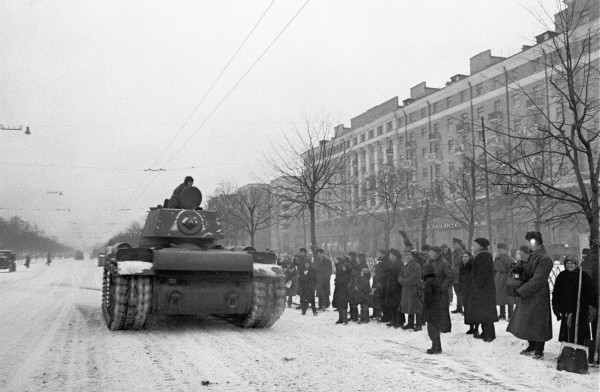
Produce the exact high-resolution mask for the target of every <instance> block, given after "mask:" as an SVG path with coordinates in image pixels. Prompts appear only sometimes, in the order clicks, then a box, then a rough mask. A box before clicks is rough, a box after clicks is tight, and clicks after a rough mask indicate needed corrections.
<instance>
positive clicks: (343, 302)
mask: <svg viewBox="0 0 600 392" xmlns="http://www.w3.org/2000/svg"><path fill="white" fill-rule="evenodd" d="M351 279H352V265H351V264H350V263H344V264H342V265H341V271H340V270H338V271H337V273H336V274H335V287H336V289H337V290H336V299H335V300H336V304H335V306H336V307H337V310H338V314H339V318H338V321H337V322H336V324H348V301H349V300H350V289H349V285H350V280H351Z"/></svg>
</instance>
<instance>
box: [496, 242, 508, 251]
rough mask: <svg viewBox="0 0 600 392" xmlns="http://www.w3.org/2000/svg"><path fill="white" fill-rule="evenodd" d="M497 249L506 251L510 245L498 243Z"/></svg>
mask: <svg viewBox="0 0 600 392" xmlns="http://www.w3.org/2000/svg"><path fill="white" fill-rule="evenodd" d="M496 247H497V248H498V249H504V250H508V244H506V243H504V242H498V245H496Z"/></svg>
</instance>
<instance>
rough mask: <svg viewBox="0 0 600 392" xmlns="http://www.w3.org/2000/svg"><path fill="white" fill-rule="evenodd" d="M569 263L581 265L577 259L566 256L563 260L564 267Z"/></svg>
mask: <svg viewBox="0 0 600 392" xmlns="http://www.w3.org/2000/svg"><path fill="white" fill-rule="evenodd" d="M567 261H570V262H571V263H574V264H575V265H579V263H578V262H577V259H576V258H575V257H573V256H565V259H564V260H563V265H567Z"/></svg>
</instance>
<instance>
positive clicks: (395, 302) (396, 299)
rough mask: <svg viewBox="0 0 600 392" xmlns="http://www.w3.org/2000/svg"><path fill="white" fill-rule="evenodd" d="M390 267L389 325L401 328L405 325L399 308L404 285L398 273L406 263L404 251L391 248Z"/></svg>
mask: <svg viewBox="0 0 600 392" xmlns="http://www.w3.org/2000/svg"><path fill="white" fill-rule="evenodd" d="M389 257H390V262H391V263H390V269H389V274H388V283H387V285H386V286H387V288H386V292H385V308H386V311H387V313H388V315H389V316H388V318H389V319H390V321H389V322H388V323H387V326H388V327H394V328H400V327H401V326H403V325H404V322H405V319H404V313H402V312H400V310H399V309H398V308H399V307H400V302H401V300H402V286H401V285H400V282H399V281H398V275H400V273H401V272H402V269H403V268H404V264H403V263H402V253H400V251H399V250H397V249H394V248H392V249H390V255H389Z"/></svg>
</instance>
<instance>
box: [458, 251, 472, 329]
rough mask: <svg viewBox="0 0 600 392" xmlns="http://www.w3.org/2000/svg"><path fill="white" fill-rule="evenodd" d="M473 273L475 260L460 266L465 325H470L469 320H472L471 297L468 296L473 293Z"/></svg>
mask: <svg viewBox="0 0 600 392" xmlns="http://www.w3.org/2000/svg"><path fill="white" fill-rule="evenodd" d="M472 271H473V260H471V261H469V262H468V263H466V264H464V263H463V264H462V265H461V266H460V269H459V272H458V273H459V275H460V292H461V293H463V314H464V320H465V324H467V325H470V324H469V323H468V322H467V320H469V319H470V318H471V314H470V312H471V306H470V304H469V296H468V295H467V293H468V292H470V291H471V281H472V274H471V272H472Z"/></svg>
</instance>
